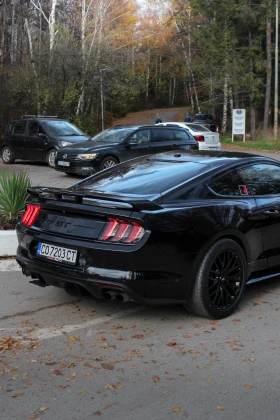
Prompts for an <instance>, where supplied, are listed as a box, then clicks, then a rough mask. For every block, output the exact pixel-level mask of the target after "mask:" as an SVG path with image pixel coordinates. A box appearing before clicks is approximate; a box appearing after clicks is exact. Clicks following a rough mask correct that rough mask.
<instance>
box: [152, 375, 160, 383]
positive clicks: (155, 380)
mask: <svg viewBox="0 0 280 420" xmlns="http://www.w3.org/2000/svg"><path fill="white" fill-rule="evenodd" d="M158 381H159V377H158V376H153V382H154V383H155V384H156V383H157V382H158Z"/></svg>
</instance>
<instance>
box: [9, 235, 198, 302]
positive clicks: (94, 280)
mask: <svg viewBox="0 0 280 420" xmlns="http://www.w3.org/2000/svg"><path fill="white" fill-rule="evenodd" d="M20 229H21V228H20V227H19V228H18V232H17V233H18V241H19V246H18V249H17V257H16V260H17V262H18V263H19V265H20V266H21V267H22V271H23V274H25V275H26V276H28V277H31V278H32V279H39V282H37V284H38V285H41V286H48V285H52V286H56V287H61V288H64V289H66V291H68V289H69V288H72V289H73V286H78V288H80V289H81V290H84V291H86V292H87V293H85V295H86V294H87V295H91V296H92V297H93V298H95V299H105V297H104V294H105V293H108V292H112V291H114V292H118V293H125V294H126V295H128V296H129V298H130V300H133V301H135V302H138V303H142V304H174V303H184V302H186V296H187V294H188V293H189V289H190V287H191V283H192V280H191V275H189V276H188V278H187V279H186V278H185V277H186V276H185V273H190V271H191V265H192V261H191V259H190V260H188V258H185V257H184V256H183V254H177V255H174V254H173V255H172V254H171V255H167V254H166V253H165V252H164V250H162V249H161V247H159V246H158V245H157V244H156V243H154V242H149V243H145V245H144V246H142V247H140V248H137V247H135V248H134V249H131V250H130V251H129V250H127V251H121V252H119V251H116V250H110V249H107V250H105V249H96V248H89V247H86V248H85V244H86V242H81V243H80V244H79V243H78V241H73V239H68V238H67V239H66V238H65V239H64V240H63V245H64V246H65V247H69V248H72V249H75V250H77V252H78V255H79V258H78V261H77V264H76V265H70V264H67V263H63V262H58V261H53V260H49V259H45V258H41V257H38V256H36V248H37V245H36V244H38V239H39V236H40V234H39V233H38V234H37V233H36V232H34V234H32V235H29V234H27V232H26V230H25V229H24V230H23V231H22V232H20ZM24 231H25V232H24ZM38 235H39V236H38ZM37 236H38V238H37ZM40 239H41V240H43V241H47V242H48V243H53V244H55V243H57V244H58V242H54V237H53V236H52V241H51V240H50V238H49V239H48V238H47V236H44V237H41V236H40ZM59 245H61V244H60V243H59ZM151 256H152V257H151ZM186 280H187V281H186ZM35 284H36V282H35ZM80 296H82V295H80Z"/></svg>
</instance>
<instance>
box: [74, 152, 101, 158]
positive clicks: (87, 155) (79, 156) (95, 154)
mask: <svg viewBox="0 0 280 420" xmlns="http://www.w3.org/2000/svg"><path fill="white" fill-rule="evenodd" d="M96 156H98V153H82V154H80V155H78V156H77V158H78V159H82V160H83V159H95V158H96Z"/></svg>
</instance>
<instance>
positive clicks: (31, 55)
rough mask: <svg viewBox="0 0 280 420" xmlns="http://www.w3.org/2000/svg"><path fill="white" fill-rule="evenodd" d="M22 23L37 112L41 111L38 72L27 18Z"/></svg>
mask: <svg viewBox="0 0 280 420" xmlns="http://www.w3.org/2000/svg"><path fill="white" fill-rule="evenodd" d="M24 25H25V29H26V33H27V38H28V43H29V52H30V60H31V66H32V70H33V74H34V81H35V87H36V94H37V114H40V113H41V104H40V87H39V82H38V74H37V69H36V66H35V59H34V51H33V43H32V38H31V34H30V28H29V24H28V20H27V19H26V18H25V19H24Z"/></svg>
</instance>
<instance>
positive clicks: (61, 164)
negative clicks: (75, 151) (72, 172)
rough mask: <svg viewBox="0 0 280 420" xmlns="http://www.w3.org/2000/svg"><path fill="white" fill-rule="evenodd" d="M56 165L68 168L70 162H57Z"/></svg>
mask: <svg viewBox="0 0 280 420" xmlns="http://www.w3.org/2000/svg"><path fill="white" fill-rule="evenodd" d="M57 164H58V165H60V166H70V162H64V161H63V160H59V161H58V162H57Z"/></svg>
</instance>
